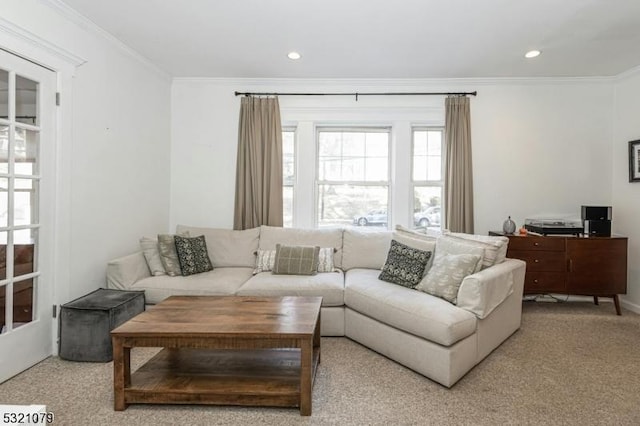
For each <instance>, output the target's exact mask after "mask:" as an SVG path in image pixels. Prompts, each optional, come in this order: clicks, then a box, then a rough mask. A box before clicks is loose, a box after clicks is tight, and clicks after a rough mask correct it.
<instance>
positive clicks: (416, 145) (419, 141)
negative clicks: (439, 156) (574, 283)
mask: <svg viewBox="0 0 640 426" xmlns="http://www.w3.org/2000/svg"><path fill="white" fill-rule="evenodd" d="M413 155H414V156H416V155H427V132H424V131H419V130H415V131H414V132H413Z"/></svg>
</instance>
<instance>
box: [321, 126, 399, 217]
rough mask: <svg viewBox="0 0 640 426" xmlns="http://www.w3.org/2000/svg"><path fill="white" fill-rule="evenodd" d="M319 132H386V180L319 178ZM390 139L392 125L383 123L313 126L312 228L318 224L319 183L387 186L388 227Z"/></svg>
mask: <svg viewBox="0 0 640 426" xmlns="http://www.w3.org/2000/svg"><path fill="white" fill-rule="evenodd" d="M321 132H336V133H337V132H343V133H344V132H352V133H358V132H366V133H386V134H387V135H388V139H387V180H386V181H335V180H320V133H321ZM392 139H393V127H392V126H384V125H373V126H315V145H316V146H315V166H316V167H315V168H316V171H315V185H314V205H313V224H314V228H316V229H317V228H318V227H319V226H320V223H319V217H318V209H319V206H320V205H319V203H320V185H353V186H386V187H387V226H386V229H390V227H391V224H392V223H393V218H392V211H393V206H392V201H393V198H392V195H393V192H392V187H393V182H392V179H391V177H392V167H393V162H392Z"/></svg>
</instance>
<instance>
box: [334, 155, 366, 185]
mask: <svg viewBox="0 0 640 426" xmlns="http://www.w3.org/2000/svg"><path fill="white" fill-rule="evenodd" d="M338 180H344V181H349V180H351V181H354V180H359V181H362V180H365V179H364V157H360V158H344V159H343V160H342V176H340V179H338Z"/></svg>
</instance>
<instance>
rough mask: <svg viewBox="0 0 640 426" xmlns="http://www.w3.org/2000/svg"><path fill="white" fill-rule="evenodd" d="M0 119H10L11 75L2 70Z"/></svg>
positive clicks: (0, 76) (0, 77) (0, 74)
mask: <svg viewBox="0 0 640 426" xmlns="http://www.w3.org/2000/svg"><path fill="white" fill-rule="evenodd" d="M0 118H4V119H8V118H9V73H8V72H7V71H5V70H2V69H0Z"/></svg>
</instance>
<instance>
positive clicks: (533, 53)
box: [524, 50, 541, 59]
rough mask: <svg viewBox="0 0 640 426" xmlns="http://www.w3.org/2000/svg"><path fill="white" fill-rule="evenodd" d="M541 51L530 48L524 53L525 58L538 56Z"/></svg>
mask: <svg viewBox="0 0 640 426" xmlns="http://www.w3.org/2000/svg"><path fill="white" fill-rule="evenodd" d="M540 53H541V52H540V51H539V50H530V51H528V52H527V53H525V54H524V57H525V58H528V59H531V58H535V57H536V56H539V55H540Z"/></svg>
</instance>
